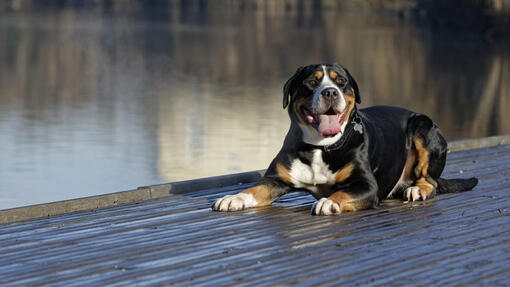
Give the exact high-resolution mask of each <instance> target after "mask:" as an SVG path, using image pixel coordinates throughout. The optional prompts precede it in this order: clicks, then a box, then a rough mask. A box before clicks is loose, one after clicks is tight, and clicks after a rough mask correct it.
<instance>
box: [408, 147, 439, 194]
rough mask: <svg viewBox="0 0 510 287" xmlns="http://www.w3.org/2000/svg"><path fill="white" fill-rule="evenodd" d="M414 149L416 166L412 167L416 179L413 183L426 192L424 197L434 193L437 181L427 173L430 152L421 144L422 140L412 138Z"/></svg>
mask: <svg viewBox="0 0 510 287" xmlns="http://www.w3.org/2000/svg"><path fill="white" fill-rule="evenodd" d="M413 143H414V149H415V150H416V166H415V167H414V174H415V176H416V178H417V179H416V181H415V182H414V185H415V186H417V187H418V188H419V189H420V191H421V192H424V193H425V194H426V198H430V197H433V196H434V195H435V191H436V187H437V183H436V182H435V180H434V179H432V178H431V177H430V175H429V174H428V169H429V160H430V153H429V151H428V150H427V149H425V147H424V146H423V140H422V139H420V138H414V139H413Z"/></svg>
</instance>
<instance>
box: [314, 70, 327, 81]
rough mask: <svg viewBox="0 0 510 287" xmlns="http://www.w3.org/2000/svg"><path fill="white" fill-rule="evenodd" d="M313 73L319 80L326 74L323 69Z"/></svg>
mask: <svg viewBox="0 0 510 287" xmlns="http://www.w3.org/2000/svg"><path fill="white" fill-rule="evenodd" d="M313 75H314V76H315V78H316V79H317V80H320V79H321V78H322V76H323V75H324V74H323V73H322V71H316V72H315V73H314V74H313Z"/></svg>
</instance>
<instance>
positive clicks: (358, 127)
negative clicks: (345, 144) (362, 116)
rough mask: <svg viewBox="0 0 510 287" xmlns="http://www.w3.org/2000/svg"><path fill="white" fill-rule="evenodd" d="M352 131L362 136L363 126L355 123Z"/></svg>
mask: <svg viewBox="0 0 510 287" xmlns="http://www.w3.org/2000/svg"><path fill="white" fill-rule="evenodd" d="M354 130H355V131H357V132H358V133H360V134H363V126H362V125H361V124H360V123H356V124H355V125H354Z"/></svg>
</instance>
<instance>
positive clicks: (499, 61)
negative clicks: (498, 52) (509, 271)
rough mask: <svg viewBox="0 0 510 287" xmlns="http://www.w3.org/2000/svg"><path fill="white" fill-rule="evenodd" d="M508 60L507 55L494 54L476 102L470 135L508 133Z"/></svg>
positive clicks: (509, 64) (509, 101) (509, 70)
mask: <svg viewBox="0 0 510 287" xmlns="http://www.w3.org/2000/svg"><path fill="white" fill-rule="evenodd" d="M509 78H510V61H509V59H508V57H505V58H503V57H501V56H494V57H493V58H492V60H491V63H490V68H489V73H488V75H487V78H486V79H485V80H484V81H485V87H484V89H483V91H482V95H481V100H480V102H479V103H477V106H476V113H475V114H474V117H473V122H472V125H471V135H472V136H473V137H475V136H477V135H479V134H492V133H494V132H496V133H499V134H509V133H510V121H509V119H508V115H509V113H510V100H509V94H510V81H508V79H509Z"/></svg>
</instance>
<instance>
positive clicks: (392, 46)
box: [0, 1, 510, 209]
mask: <svg viewBox="0 0 510 287" xmlns="http://www.w3.org/2000/svg"><path fill="white" fill-rule="evenodd" d="M258 2H261V1H251V2H250V1H248V3H258ZM20 3H21V5H20ZM23 3H24V2H22V1H11V2H9V1H8V2H7V4H5V3H4V7H3V9H2V10H0V11H1V12H0V209H5V208H12V207H17V206H23V205H29V204H37V203H44V202H51V201H56V200H64V199H71V198H76V197H84V196H90V195H96V194H104V193H110V192H116V191H121V190H127V189H133V188H136V187H138V186H142V185H150V184H157V183H163V182H169V181H178V180H185V179H191V178H197V177H205V176H213V175H220V174H227V173H235V172H241V171H250V170H255V169H263V168H266V167H267V165H268V164H269V162H270V161H271V159H272V158H273V157H274V155H275V154H276V153H277V152H278V150H279V148H280V147H281V144H282V140H283V137H284V136H285V134H286V131H287V128H288V125H289V120H288V116H287V113H286V112H285V111H284V110H283V109H282V107H281V105H282V103H281V101H282V87H283V83H284V82H285V81H286V79H287V78H289V77H290V76H291V75H292V74H293V72H294V71H295V70H296V68H297V67H298V66H299V65H306V64H310V63H318V62H331V61H337V62H341V63H342V64H344V65H345V66H346V67H347V68H348V69H349V70H350V71H351V73H352V74H353V75H354V77H355V78H356V80H357V82H358V84H359V86H360V90H361V97H362V105H361V106H362V107H364V106H369V105H374V104H386V105H399V106H403V107H406V108H409V109H413V110H416V111H418V112H422V113H426V114H428V115H430V116H431V117H432V118H433V119H434V120H435V121H436V122H437V123H438V125H439V126H440V127H441V129H442V131H443V133H444V134H445V136H446V138H447V139H449V140H454V139H460V138H475V137H483V136H490V135H497V134H507V133H510V122H509V120H508V119H509V116H508V114H509V113H510V96H509V94H510V93H509V91H510V89H509V88H510V61H509V53H508V51H509V49H507V48H508V47H506V46H505V45H503V47H502V46H501V45H500V44H498V43H488V42H487V41H486V40H484V39H483V38H484V37H477V36H476V35H475V36H474V37H473V35H472V34H473V33H474V34H476V33H477V32H476V31H475V32H471V33H470V32H469V31H467V32H466V31H462V32H461V33H459V32H458V31H450V32H448V31H447V32H444V33H441V34H440V35H438V34H437V29H435V28H434V27H431V26H427V25H422V24H420V21H416V19H414V18H413V17H414V16H413V17H407V16H406V17H402V15H401V14H398V13H393V12H388V11H383V12H376V11H373V10H369V11H367V10H363V11H358V10H356V9H354V8H349V9H328V8H327V7H326V8H320V7H319V8H317V7H315V8H313V9H312V8H307V7H304V8H303V7H300V6H299V5H300V4H299V3H303V1H291V2H289V3H291V4H289V5H290V6H282V5H283V4H282V5H278V4H274V5H272V4H270V3H271V2H262V3H265V4H264V5H266V6H264V5H262V6H258V8H250V7H248V8H246V7H244V8H243V7H238V6H236V5H237V4H231V5H224V6H221V7H220V8H218V7H212V5H209V6H208V5H206V3H207V1H191V2H188V4H186V1H184V2H182V1H181V2H177V1H173V2H168V3H167V2H162V1H159V2H158V3H160V4H161V3H162V5H163V6H160V7H158V9H152V8H151V9H149V8H148V7H144V4H143V3H144V2H141V3H142V4H138V6H137V5H133V4H132V3H133V2H127V1H105V4H104V5H102V6H94V5H92V6H85V7H78V8H76V7H68V6H65V5H64V6H59V5H53V6H51V5H50V6H43V7H42V8H41V7H35V8H30V7H29V8H26V7H24V6H23ZM35 3H37V1H35ZM57 3H58V2H57ZM77 3H82V2H77ZM111 3H114V4H111ZM126 3H131V4H129V5H128V4H126ZM136 3H137V2H136ZM189 3H191V4H189ZM268 3H269V4H268ZM293 3H298V4H297V6H293ZM304 3H305V4H306V3H309V2H307V1H304ZM41 5H42V4H41ZM1 7H2V6H1V5H0V8H1ZM261 7H262V8H261ZM463 33H464V34H463ZM466 33H467V34H466ZM466 35H467V36H466ZM505 47H506V48H505Z"/></svg>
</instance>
